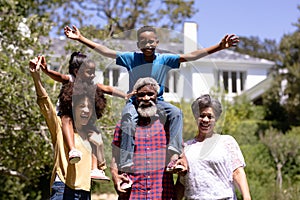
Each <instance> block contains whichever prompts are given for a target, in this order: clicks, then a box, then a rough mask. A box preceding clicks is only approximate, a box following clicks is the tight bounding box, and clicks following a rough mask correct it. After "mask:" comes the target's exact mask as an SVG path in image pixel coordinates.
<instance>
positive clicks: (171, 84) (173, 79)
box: [165, 70, 179, 93]
mask: <svg viewBox="0 0 300 200" xmlns="http://www.w3.org/2000/svg"><path fill="white" fill-rule="evenodd" d="M178 80H179V75H178V72H177V70H171V71H169V73H168V75H167V80H166V85H165V92H171V93H177V91H178V89H177V88H178V84H177V82H178Z"/></svg>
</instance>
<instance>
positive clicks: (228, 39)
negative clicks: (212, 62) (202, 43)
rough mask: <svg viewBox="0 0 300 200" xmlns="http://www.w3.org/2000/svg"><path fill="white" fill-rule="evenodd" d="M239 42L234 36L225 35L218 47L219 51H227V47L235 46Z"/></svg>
mask: <svg viewBox="0 0 300 200" xmlns="http://www.w3.org/2000/svg"><path fill="white" fill-rule="evenodd" d="M239 41H240V40H239V37H238V36H236V35H234V34H231V35H225V36H224V38H223V39H222V41H221V42H220V44H219V45H220V47H221V49H227V48H229V47H235V46H237V44H238V42H239Z"/></svg>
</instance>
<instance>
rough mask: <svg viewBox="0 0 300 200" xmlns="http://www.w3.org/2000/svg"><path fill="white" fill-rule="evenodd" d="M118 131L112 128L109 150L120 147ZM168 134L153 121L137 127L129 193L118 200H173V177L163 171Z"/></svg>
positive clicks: (157, 121)
mask: <svg viewBox="0 0 300 200" xmlns="http://www.w3.org/2000/svg"><path fill="white" fill-rule="evenodd" d="M121 134H122V131H121V129H120V124H118V125H117V126H116V129H115V132H114V139H113V142H112V144H113V147H120V142H121ZM168 139H169V134H168V133H166V132H165V129H164V126H163V124H162V123H161V122H160V121H159V120H155V121H154V122H153V123H152V124H150V125H147V126H139V125H138V126H137V127H136V132H135V150H134V156H133V162H134V166H133V167H132V169H131V170H132V173H130V174H129V177H130V178H131V180H132V181H133V184H132V188H131V191H130V192H128V195H127V196H126V197H122V198H121V197H119V199H131V200H133V199H136V200H141V199H143V200H144V199H147V200H157V199H164V200H167V199H168V200H169V199H175V198H174V182H173V175H172V174H170V173H167V172H166V171H165V167H166V150H167V144H168Z"/></svg>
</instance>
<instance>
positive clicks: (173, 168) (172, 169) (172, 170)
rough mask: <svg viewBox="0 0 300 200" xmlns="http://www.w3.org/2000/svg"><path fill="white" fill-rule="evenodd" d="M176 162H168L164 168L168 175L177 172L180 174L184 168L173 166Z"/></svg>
mask: <svg viewBox="0 0 300 200" xmlns="http://www.w3.org/2000/svg"><path fill="white" fill-rule="evenodd" d="M176 161H177V160H171V161H170V162H169V164H168V165H167V168H166V171H167V172H170V173H178V172H180V171H181V170H183V169H184V167H183V166H182V165H176V166H175V164H176Z"/></svg>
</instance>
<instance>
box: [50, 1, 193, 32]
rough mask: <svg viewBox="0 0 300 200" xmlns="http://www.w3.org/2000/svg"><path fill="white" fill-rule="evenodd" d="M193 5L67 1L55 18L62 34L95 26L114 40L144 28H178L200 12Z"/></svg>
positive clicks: (184, 2)
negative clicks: (68, 26) (72, 26)
mask: <svg viewBox="0 0 300 200" xmlns="http://www.w3.org/2000/svg"><path fill="white" fill-rule="evenodd" d="M193 5H194V0H191V1H188V2H187V1H158V0H133V1H123V0H122V1H120V0H105V1H98V0H86V1H64V3H63V4H62V5H61V14H58V15H55V18H54V21H55V22H57V23H58V27H59V29H58V32H59V33H61V30H62V28H63V27H64V26H65V25H66V24H76V25H78V26H79V27H82V26H86V25H93V26H95V27H96V28H97V29H101V30H103V32H104V35H106V37H111V36H113V35H114V34H118V33H120V32H124V31H127V30H131V29H134V28H137V27H140V26H142V25H154V26H157V27H164V28H170V29H175V28H176V27H177V26H181V25H182V23H183V22H184V21H185V20H186V19H189V18H190V17H192V16H193V15H194V14H195V12H197V10H196V9H195V8H194V6H193ZM95 22H99V23H95ZM103 24H105V26H101V25H103ZM180 28H181V27H180Z"/></svg>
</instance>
